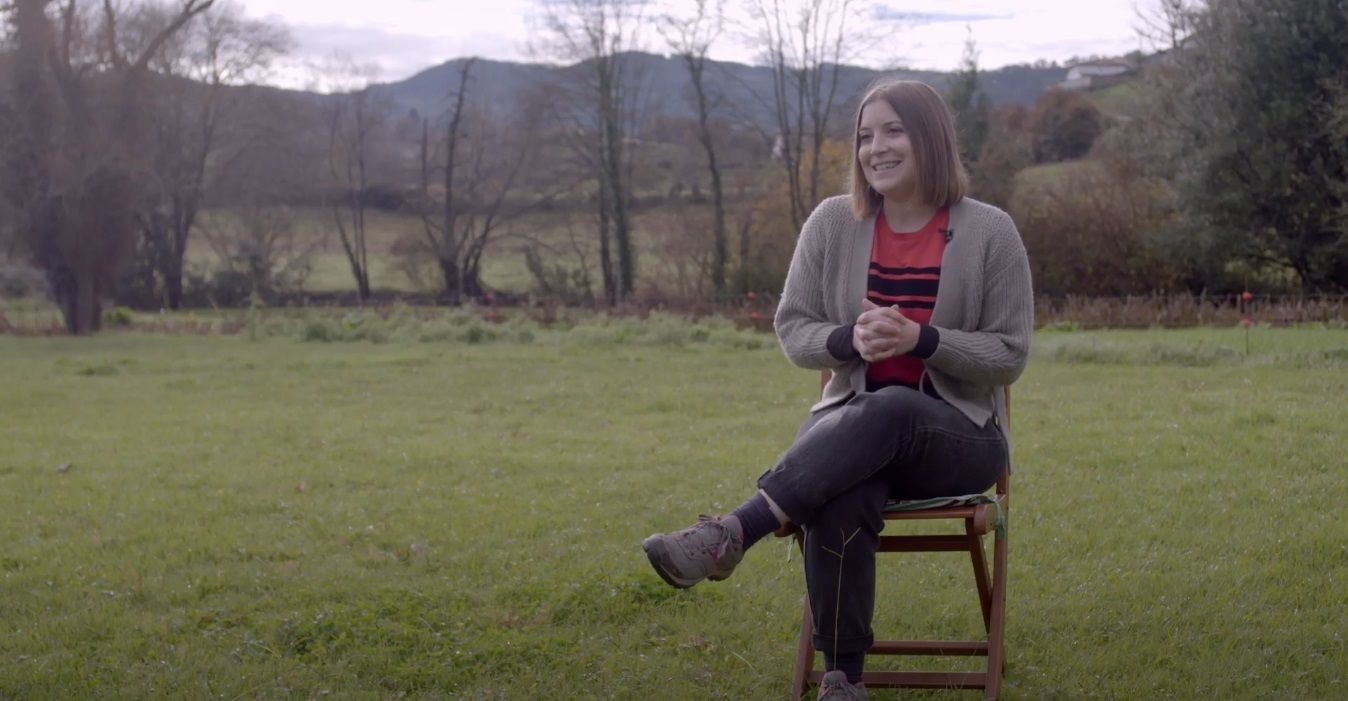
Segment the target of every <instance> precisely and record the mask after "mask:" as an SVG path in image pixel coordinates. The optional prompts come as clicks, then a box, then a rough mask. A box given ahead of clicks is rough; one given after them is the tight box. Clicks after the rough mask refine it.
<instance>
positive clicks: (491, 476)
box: [0, 319, 1348, 701]
mask: <svg viewBox="0 0 1348 701" xmlns="http://www.w3.org/2000/svg"><path fill="white" fill-rule="evenodd" d="M357 321H358V322H359V320H357ZM307 323H309V322H304V323H297V324H295V325H292V326H283V325H277V326H266V327H259V328H258V329H257V332H256V333H253V334H252V336H251V337H252V338H255V339H256V340H249V339H250V334H248V333H241V334H239V335H237V336H228V337H221V336H191V335H182V336H164V335H155V334H119V333H106V334H103V335H100V336H98V337H95V338H87V339H70V338H53V339H19V338H13V337H5V336H0V417H3V421H0V445H3V446H4V449H3V450H0V541H2V542H4V543H5V544H6V545H5V547H4V549H3V552H0V621H4V625H0V698H16V699H17V698H22V699H66V698H90V699H95V698H111V697H117V698H207V697H209V698H225V699H238V698H262V699H280V698H326V697H332V698H372V699H373V698H381V699H382V698H427V699H430V698H455V699H459V698H462V699H570V698H584V699H590V698H596V699H608V698H613V699H706V698H720V699H765V698H782V697H784V696H785V695H786V691H787V687H788V681H789V674H790V669H791V664H792V659H793V650H794V639H795V631H796V626H797V624H798V616H799V608H798V607H799V605H800V596H801V594H802V592H803V582H802V578H801V564H800V559H799V557H795V558H794V559H791V560H788V558H787V552H788V547H787V545H786V544H785V543H784V542H781V541H776V542H767V543H765V544H764V545H762V546H760V547H757V548H755V549H754V550H753V551H751V552H750V553H749V555H748V557H747V558H746V561H745V562H744V564H743V565H742V567H741V569H739V570H738V571H737V572H736V573H735V576H734V577H733V580H732V581H728V582H724V583H719V584H709V585H702V586H699V587H696V588H694V589H692V590H689V591H683V592H680V591H675V590H673V589H670V588H668V587H666V586H665V585H664V584H663V583H661V582H660V581H659V579H658V578H657V577H656V576H655V575H654V574H653V573H652V572H650V571H649V567H648V565H647V564H646V562H645V559H644V557H643V556H642V554H641V551H640V548H639V543H640V541H641V539H642V538H643V537H645V536H646V535H648V534H649V533H651V532H653V531H656V530H665V529H672V528H676V527H681V526H683V525H686V523H687V522H689V521H690V520H692V518H693V517H695V516H696V514H698V513H700V512H716V511H719V510H723V509H726V508H729V507H732V506H734V505H735V503H737V502H738V500H739V499H740V498H741V497H742V496H744V495H745V494H746V493H747V492H748V491H749V490H750V489H752V484H753V479H754V477H755V476H756V475H757V474H758V473H759V472H760V471H761V470H762V469H763V468H764V467H765V466H767V465H770V464H771V463H772V461H773V460H774V459H775V458H776V456H777V455H778V454H779V453H780V451H781V450H782V449H783V448H784V447H785V446H786V444H787V442H788V441H789V440H790V437H791V436H792V434H793V432H794V428H795V425H796V424H797V422H798V421H799V420H800V418H801V417H802V414H803V412H804V411H805V410H806V408H807V406H808V404H809V402H810V398H811V394H812V393H813V392H814V391H815V389H816V387H817V385H816V379H815V376H814V375H813V374H812V373H809V372H805V371H801V370H797V369H794V368H792V367H790V366H789V365H788V363H787V362H786V361H785V360H784V359H783V358H782V357H781V355H780V352H779V351H778V350H776V348H775V347H774V344H773V342H772V340H771V339H770V338H768V337H762V336H749V335H745V334H744V333H742V332H734V331H732V330H729V329H727V328H726V327H724V326H715V325H712V326H705V327H702V326H699V327H689V326H687V325H680V324H679V323H677V322H675V321H673V320H669V319H656V320H655V321H652V322H639V321H635V320H612V321H608V322H602V323H601V322H595V323H590V324H588V325H587V324H581V325H579V326H577V327H576V329H579V331H577V330H575V329H572V330H567V331H549V330H543V329H534V330H529V329H527V328H524V327H522V326H520V327H515V326H509V327H508V328H512V329H515V331H512V333H509V334H500V335H496V336H484V335H482V334H481V333H476V332H467V331H464V332H462V333H461V332H459V331H452V330H451V331H445V332H444V333H430V330H435V329H441V328H442V327H441V326H435V325H433V324H432V323H431V322H427V324H428V325H427V326H426V327H425V328H423V329H419V330H417V331H416V332H413V331H408V330H404V331H397V332H394V333H391V334H385V335H384V336H382V337H380V338H376V340H381V339H382V340H383V341H384V342H382V343H371V342H368V341H359V342H349V343H319V342H303V341H300V340H298V339H299V338H301V337H310V338H318V337H326V338H358V337H361V336H359V335H358V334H356V333H355V332H354V331H353V329H354V328H357V327H358V326H359V323H363V322H359V323H357V324H356V326H352V325H351V324H350V323H347V325H346V326H341V325H339V326H337V327H331V328H328V327H325V328H326V330H325V331H322V332H321V333H320V331H317V330H313V329H309V327H308V326H307V325H306V324H307ZM313 323H317V322H313ZM324 323H326V322H324ZM315 328H317V327H315ZM407 328H409V329H410V328H412V327H410V326H409V327H407ZM444 328H449V327H444ZM454 328H460V327H454ZM461 328H463V329H467V328H471V327H470V326H467V325H465V326H462V327H461ZM306 329H307V330H306ZM699 329H701V330H699ZM386 330H387V329H386ZM421 331H426V333H424V334H423V333H421ZM523 331H529V333H527V334H526V333H523ZM1262 331H1264V333H1262V334H1260V337H1261V339H1262V340H1261V341H1260V343H1259V344H1258V345H1256V346H1255V347H1254V348H1253V349H1252V354H1251V355H1250V356H1248V357H1246V356H1244V354H1243V345H1242V343H1241V336H1240V335H1239V334H1237V333H1235V332H1232V331H1225V330H1210V329H1196V330H1191V331H1179V332H1170V331H1147V332H1126V333H1120V332H1090V333H1084V332H1081V333H1040V334H1039V335H1038V336H1037V337H1036V339H1035V341H1036V348H1037V351H1036V357H1035V360H1034V362H1033V363H1032V364H1031V367H1030V369H1029V371H1028V372H1027V373H1026V375H1025V377H1024V378H1023V379H1022V380H1021V381H1020V382H1019V383H1018V384H1017V385H1016V387H1015V390H1014V393H1013V422H1014V424H1015V433H1016V465H1017V470H1016V473H1015V476H1014V479H1013V485H1012V495H1013V509H1012V521H1011V528H1012V530H1011V538H1012V541H1011V542H1012V551H1011V566H1012V568H1013V569H1012V574H1011V585H1010V603H1009V611H1010V614H1009V634H1008V636H1009V637H1008V640H1009V642H1008V646H1009V655H1010V660H1009V663H1008V668H1007V676H1006V685H1007V690H1006V696H1005V697H1006V698H1008V699H1026V700H1030V701H1039V700H1041V699H1081V698H1101V699H1143V698H1145V699H1166V698H1169V699H1195V698H1218V699H1263V698H1277V699H1337V698H1344V697H1345V696H1348V678H1346V677H1345V675H1344V665H1343V662H1344V660H1345V659H1348V649H1346V644H1345V638H1344V631H1345V629H1348V619H1346V618H1345V611H1346V610H1348V598H1345V595H1344V593H1343V592H1344V590H1345V587H1344V584H1345V582H1348V521H1345V520H1344V519H1343V516H1342V515H1343V504H1344V502H1345V501H1346V500H1348V483H1346V482H1345V481H1344V474H1345V473H1344V468H1345V465H1346V463H1345V457H1344V456H1345V455H1346V454H1348V433H1346V432H1345V431H1344V430H1343V423H1344V418H1345V415H1344V406H1345V405H1344V397H1345V396H1348V331H1344V330H1327V329H1310V328H1307V329H1265V330H1262ZM329 333H331V334H335V335H324V334H329ZM366 337H370V338H373V336H366ZM1233 353H1234V354H1233ZM900 562H901V563H902V564H899V563H900ZM967 570H968V564H967V562H965V561H961V560H959V559H958V558H956V557H951V556H944V555H928V556H916V557H915V556H907V559H903V560H900V559H899V558H896V557H892V556H891V557H889V558H886V564H885V565H884V570H883V574H882V581H881V587H882V589H881V595H880V608H881V610H880V613H879V614H878V622H877V626H878V627H879V629H880V630H882V631H883V630H894V629H896V628H899V627H904V628H905V629H906V630H909V631H912V632H915V633H916V634H928V633H936V634H946V635H952V636H954V635H965V634H973V633H975V632H976V631H977V629H978V628H979V627H980V626H981V623H980V622H979V620H978V618H977V614H976V613H975V611H976V597H975V595H974V593H973V591H972V590H971V589H970V588H969V587H968V586H967V583H966V579H967V575H968V572H967ZM872 696H873V698H877V699H898V698H905V699H907V698H930V699H966V698H973V696H972V695H971V694H970V693H969V692H922V693H905V694H902V695H900V694H895V693H884V692H878V691H877V692H875V693H873V695H872Z"/></svg>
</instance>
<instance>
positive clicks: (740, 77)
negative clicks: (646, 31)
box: [373, 53, 1063, 128]
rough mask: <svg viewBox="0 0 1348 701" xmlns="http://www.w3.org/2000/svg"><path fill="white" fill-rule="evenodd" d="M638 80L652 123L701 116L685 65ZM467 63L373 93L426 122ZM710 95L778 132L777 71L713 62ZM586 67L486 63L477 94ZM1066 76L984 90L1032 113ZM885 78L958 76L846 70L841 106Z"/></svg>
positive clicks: (1033, 75)
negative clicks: (774, 79)
mask: <svg viewBox="0 0 1348 701" xmlns="http://www.w3.org/2000/svg"><path fill="white" fill-rule="evenodd" d="M627 58H628V59H629V60H630V62H631V66H632V70H633V74H634V75H636V76H638V82H639V85H640V91H639V97H638V103H639V105H640V109H641V111H642V112H643V113H644V114H645V115H646V116H655V115H665V116H670V117H691V116H693V112H692V109H693V108H692V106H691V105H690V103H689V101H688V100H687V99H685V96H686V95H688V94H689V92H690V91H691V89H692V84H691V81H690V80H689V78H688V72H687V70H686V69H685V68H684V66H683V63H682V62H681V60H680V59H678V58H677V57H672V56H661V55H656V54H649V53H632V54H629V55H628V56H627ZM466 60H467V59H454V60H452V61H447V62H445V63H442V64H440V65H438V66H434V67H432V68H428V69H426V70H424V71H421V72H420V73H417V74H416V75H414V76H412V77H410V78H408V79H406V80H402V81H398V82H393V83H384V84H380V85H377V86H375V87H374V88H373V90H374V92H375V93H376V94H378V95H379V96H381V97H383V98H386V99H388V100H390V101H391V102H393V103H394V104H395V105H398V106H400V107H402V108H404V109H406V110H416V111H417V112H418V113H419V114H422V115H437V114H440V113H442V112H444V111H445V109H446V107H447V105H448V94H449V91H450V89H451V87H452V86H457V85H458V81H459V74H460V71H461V70H462V68H463V64H464V62H465V61H466ZM707 64H708V67H707V76H708V79H709V84H708V88H709V92H710V94H712V95H718V96H721V99H722V100H723V101H724V102H725V103H726V104H727V105H728V106H727V109H728V110H729V111H730V112H732V113H733V115H734V116H735V118H737V119H738V120H740V121H747V122H752V123H755V124H758V125H760V126H762V127H764V128H766V127H768V126H770V125H771V124H772V112H771V107H770V105H771V97H772V71H771V69H769V68H767V67H765V66H749V65H746V64H742V63H733V62H724V61H708V62H707ZM585 68H586V64H585V63H583V62H582V63H577V64H573V65H570V66H560V67H557V66H548V65H544V64H532V63H510V62H504V61H491V60H486V59H479V60H478V61H477V64H476V65H475V66H474V67H473V72H472V81H473V82H472V84H471V89H472V90H473V91H477V92H478V93H479V94H480V95H482V96H484V97H485V98H486V99H487V101H488V102H489V103H490V104H493V105H497V106H500V105H503V104H510V103H515V104H522V103H523V101H524V96H525V95H526V94H527V93H528V92H529V91H531V90H539V89H547V87H548V86H549V85H556V84H559V83H561V82H562V81H563V80H565V79H567V78H571V77H574V76H575V74H577V73H581V72H583V71H584V70H585ZM1062 76H1063V69H1062V68H1061V67H1060V66H1057V65H1056V64H1044V65H1038V66H1028V65H1019V66H1007V67H1005V68H1000V69H997V70H995V71H985V72H983V73H982V74H981V76H980V77H981V81H982V84H983V89H984V90H985V91H987V93H988V96H989V98H991V100H992V102H993V104H1019V105H1028V104H1030V103H1032V102H1034V100H1035V99H1036V98H1037V97H1039V94H1040V93H1042V92H1043V91H1044V90H1045V89H1047V88H1048V87H1049V86H1050V85H1053V84H1054V83H1056V82H1058V81H1059V80H1061V79H1062ZM881 77H892V78H901V79H908V80H921V81H924V82H927V83H930V84H931V85H932V86H934V87H935V88H937V89H938V90H944V89H945V87H946V85H947V84H948V83H949V80H950V77H951V74H950V73H944V72H940V71H911V70H902V69H900V70H893V71H878V70H873V69H869V68H861V67H858V66H847V65H844V66H841V67H840V68H839V73H838V94H839V96H840V98H841V99H839V100H838V102H839V103H840V104H851V103H853V102H854V101H855V100H856V99H857V98H858V97H860V95H861V93H862V92H864V91H865V89H866V87H867V86H868V85H869V84H870V83H871V82H873V81H875V80H876V79H878V78H881Z"/></svg>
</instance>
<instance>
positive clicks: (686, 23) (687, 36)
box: [661, 0, 729, 297]
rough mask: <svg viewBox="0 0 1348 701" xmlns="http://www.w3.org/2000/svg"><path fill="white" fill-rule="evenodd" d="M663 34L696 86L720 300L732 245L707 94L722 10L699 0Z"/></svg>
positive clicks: (666, 23) (669, 21) (665, 24)
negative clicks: (709, 61) (709, 63)
mask: <svg viewBox="0 0 1348 701" xmlns="http://www.w3.org/2000/svg"><path fill="white" fill-rule="evenodd" d="M661 28H662V33H663V34H664V36H665V41H666V42H667V43H668V44H669V47H670V49H672V50H673V51H674V53H675V55H677V56H678V57H679V58H680V59H682V61H683V65H684V67H685V68H687V69H688V78H689V80H690V82H691V83H692V96H691V97H692V102H693V104H694V107H695V108H696V109H697V130H696V132H697V141H698V143H699V144H701V145H702V151H703V153H705V154H706V156H707V174H708V176H710V179H711V207H712V258H711V282H712V288H713V290H714V292H715V294H716V296H717V297H723V296H724V295H725V293H726V261H727V258H728V257H729V243H728V242H727V240H726V216H725V195H724V192H723V189H722V186H721V166H720V164H719V163H718V162H717V159H716V140H715V138H714V137H713V130H712V124H711V112H712V109H713V106H712V104H711V96H710V95H708V93H707V88H708V86H707V81H706V72H707V53H708V52H709V51H710V50H711V45H712V43H713V42H715V41H716V38H717V36H719V35H720V33H721V28H722V16H721V6H720V4H719V2H718V4H717V5H716V6H715V7H714V8H712V7H708V0H696V1H695V3H694V6H693V14H692V16H691V17H674V16H672V15H670V16H666V17H664V18H663V20H662V22H661Z"/></svg>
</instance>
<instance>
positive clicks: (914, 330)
mask: <svg viewBox="0 0 1348 701" xmlns="http://www.w3.org/2000/svg"><path fill="white" fill-rule="evenodd" d="M861 305H862V312H861V316H859V317H857V322H856V325H855V326H853V327H852V347H854V348H856V349H857V352H858V353H860V354H861V357H862V359H863V360H865V361H866V362H868V363H874V362H876V361H878V360H884V359H885V358H892V357H894V356H896V355H903V354H904V353H907V352H909V351H911V350H913V348H914V347H916V346H917V339H918V334H919V332H920V331H921V329H922V325H921V324H919V323H917V322H916V321H913V320H912V319H909V318H908V317H906V316H904V315H903V314H902V313H901V312H900V311H899V308H898V307H882V306H880V305H878V304H875V303H874V302H872V301H870V300H869V299H863V300H861Z"/></svg>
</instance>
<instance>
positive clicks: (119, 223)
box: [6, 0, 213, 334]
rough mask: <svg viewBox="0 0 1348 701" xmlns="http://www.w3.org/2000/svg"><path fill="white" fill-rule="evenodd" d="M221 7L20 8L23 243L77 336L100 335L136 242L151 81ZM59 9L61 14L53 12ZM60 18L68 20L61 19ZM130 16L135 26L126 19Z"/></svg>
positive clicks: (16, 179)
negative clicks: (162, 56) (198, 22)
mask: <svg viewBox="0 0 1348 701" xmlns="http://www.w3.org/2000/svg"><path fill="white" fill-rule="evenodd" d="M212 3H213V0H182V1H181V2H179V3H178V4H177V5H176V6H175V8H176V9H175V10H174V11H173V12H171V13H168V14H166V15H164V16H163V17H162V18H158V17H154V16H151V14H150V13H148V12H146V10H145V6H143V5H141V6H133V7H131V8H129V9H128V8H122V9H119V8H118V7H117V6H116V5H115V4H114V3H113V2H112V1H111V0H105V2H103V3H102V5H101V6H100V7H97V8H92V7H89V6H86V5H85V4H83V3H80V2H78V0H66V1H65V2H61V3H59V4H58V3H53V2H52V0H15V2H14V10H13V14H12V20H11V21H12V22H13V32H14V36H15V42H16V50H15V60H14V85H13V96H12V98H11V103H12V104H13V115H14V116H13V119H12V124H13V127H14V131H15V132H16V133H15V134H14V135H13V136H12V137H11V141H10V147H9V149H8V151H7V154H6V155H7V161H8V163H7V166H8V170H9V172H10V174H11V177H10V183H9V186H8V193H7V194H8V196H9V198H10V200H11V202H13V203H14V206H15V208H16V209H17V210H18V211H19V217H20V221H21V223H20V232H21V233H20V236H21V238H22V242H23V244H24V248H25V249H26V251H27V253H28V254H29V257H30V259H31V260H32V261H33V263H34V264H36V265H37V266H38V267H39V268H41V269H42V270H43V271H44V272H45V273H46V276H47V280H48V283H49V285H50V287H51V289H52V290H53V292H54V294H55V297H56V301H57V303H58V304H59V305H60V307H61V311H62V315H63V317H64V319H65V323H66V328H67V330H68V331H69V332H70V333H73V334H88V333H92V332H94V331H97V330H98V329H99V328H100V326H101V323H102V313H101V306H102V300H103V298H104V296H105V295H106V294H107V293H108V292H110V291H111V289H112V285H113V283H114V281H115V279H116V275H117V273H118V271H119V269H120V267H121V265H122V263H123V262H124V261H125V260H126V256H127V254H128V253H129V251H130V249H131V247H132V244H133V242H134V239H135V230H136V227H135V218H134V214H135V211H134V207H135V204H136V203H138V202H140V201H142V198H143V192H144V185H143V183H144V180H145V177H144V176H145V173H146V171H147V169H148V166H147V164H146V159H145V154H146V153H147V152H148V151H149V149H148V143H147V142H148V138H147V133H146V132H147V129H146V125H147V123H148V120H147V119H146V110H147V101H146V95H145V91H146V83H147V81H148V79H149V73H150V70H149V66H150V62H151V61H152V60H153V59H154V58H155V57H156V56H158V55H159V53H160V51H161V50H162V49H163V48H164V45H165V43H166V42H168V41H169V39H170V38H172V37H173V36H174V35H175V34H176V33H177V32H179V31H180V30H181V29H182V28H183V27H184V26H185V25H186V24H187V23H188V22H189V21H191V20H192V18H193V17H195V16H197V15H199V14H201V13H202V12H205V11H206V10H207V9H209V8H210V7H211V5H212ZM52 7H54V8H55V14H56V17H55V18H53V17H52V16H51V15H49V13H48V10H49V8H52ZM53 19H55V20H56V21H55V22H53ZM124 20H125V23H124Z"/></svg>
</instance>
